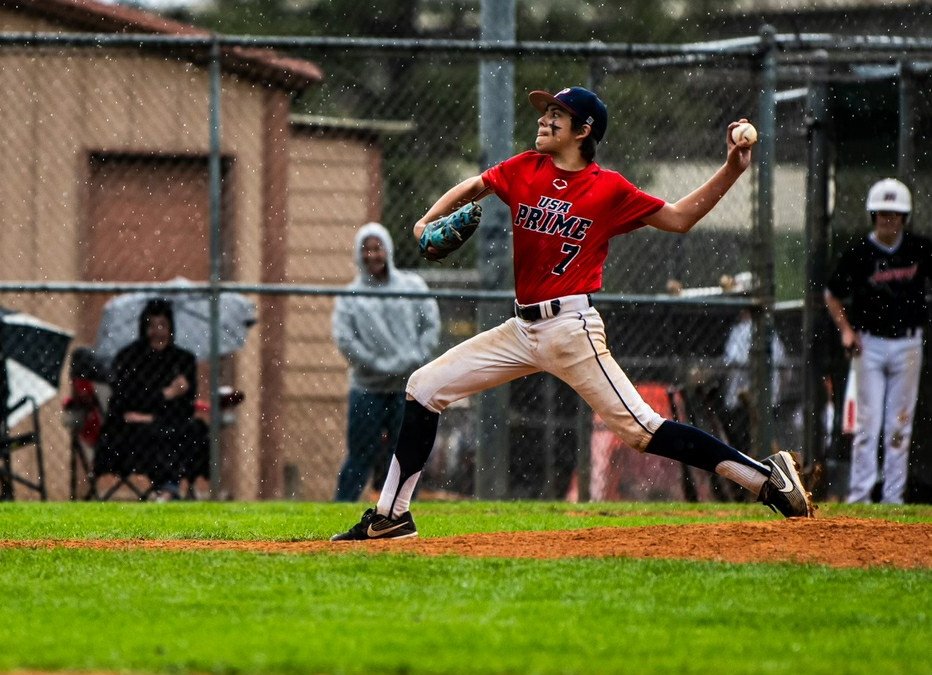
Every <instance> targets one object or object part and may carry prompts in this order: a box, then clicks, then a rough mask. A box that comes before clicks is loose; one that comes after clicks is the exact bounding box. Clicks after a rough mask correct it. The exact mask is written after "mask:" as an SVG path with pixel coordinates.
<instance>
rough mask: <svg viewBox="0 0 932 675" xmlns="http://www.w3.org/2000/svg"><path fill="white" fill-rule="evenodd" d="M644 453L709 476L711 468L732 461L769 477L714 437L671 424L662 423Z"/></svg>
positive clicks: (756, 465)
mask: <svg viewBox="0 0 932 675" xmlns="http://www.w3.org/2000/svg"><path fill="white" fill-rule="evenodd" d="M644 452H649V453H650V454H652V455H660V456H661V457H668V458H670V459H675V460H676V461H678V462H683V463H684V464H689V465H690V466H695V467H698V468H700V469H704V470H706V471H709V472H711V473H715V467H717V466H718V465H719V464H720V463H722V462H726V461H732V462H737V463H738V464H743V465H744V466H748V467H752V468H754V469H756V470H757V471H759V472H760V473H761V474H763V475H765V476H769V475H770V469H768V468H767V467H766V466H764V465H763V464H761V463H760V462H758V461H755V460H753V459H751V458H750V457H748V456H747V455H745V454H744V453H742V452H738V451H737V450H735V449H734V448H732V447H731V446H729V445H725V444H724V443H722V442H721V441H720V440H718V439H717V438H715V437H714V436H712V435H710V434H707V433H706V432H704V431H701V430H700V429H697V428H696V427H691V426H689V425H688V424H680V423H679V422H673V421H671V420H666V421H665V422H664V423H663V424H661V425H660V428H659V429H657V431H655V432H654V437H653V438H652V439H651V440H650V443H648V444H647V447H646V448H644Z"/></svg>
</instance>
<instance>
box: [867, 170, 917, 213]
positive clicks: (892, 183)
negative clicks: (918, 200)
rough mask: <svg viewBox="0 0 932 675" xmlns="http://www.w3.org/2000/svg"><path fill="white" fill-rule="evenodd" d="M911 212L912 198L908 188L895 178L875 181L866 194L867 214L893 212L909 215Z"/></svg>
mask: <svg viewBox="0 0 932 675" xmlns="http://www.w3.org/2000/svg"><path fill="white" fill-rule="evenodd" d="M912 210H913V197H912V195H911V194H910V193H909V188H908V187H906V186H905V185H903V184H902V183H901V182H900V181H898V180H896V179H895V178H884V179H883V180H881V181H877V182H876V183H874V184H873V185H872V186H871V189H870V190H868V192H867V212H868V213H877V212H878V211H894V212H896V213H906V214H908V213H910V212H911V211H912Z"/></svg>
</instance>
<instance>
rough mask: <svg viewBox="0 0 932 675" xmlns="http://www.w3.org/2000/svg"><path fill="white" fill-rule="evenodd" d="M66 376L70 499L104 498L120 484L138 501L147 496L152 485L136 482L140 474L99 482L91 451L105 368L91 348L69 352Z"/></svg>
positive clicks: (99, 423) (105, 388) (103, 402)
mask: <svg viewBox="0 0 932 675" xmlns="http://www.w3.org/2000/svg"><path fill="white" fill-rule="evenodd" d="M68 376H69V379H70V381H71V394H70V396H68V397H67V398H66V399H65V401H64V403H63V406H62V408H63V412H64V413H65V424H66V426H67V427H68V428H69V435H70V437H71V443H70V445H71V499H72V500H78V499H81V500H85V501H88V500H92V499H95V500H99V501H107V500H109V499H111V498H112V497H113V496H114V495H115V494H116V492H117V491H118V490H120V488H123V487H125V488H127V489H128V490H129V491H130V492H132V493H133V494H134V495H135V496H136V497H137V498H138V499H139V500H140V501H145V500H147V499H148V498H149V496H150V495H151V494H152V492H154V491H155V486H154V485H151V484H150V485H148V486H146V487H140V486H139V485H137V484H136V483H135V482H134V481H133V476H136V475H140V474H136V473H133V472H128V473H126V474H118V473H115V474H106V475H112V476H114V478H115V482H114V483H113V485H111V486H109V487H108V488H107V489H106V490H104V491H101V490H100V487H99V485H98V481H99V480H100V478H101V477H100V476H98V475H97V474H96V472H95V471H94V453H95V452H96V450H97V447H96V446H97V441H98V440H99V438H100V432H101V429H102V427H103V422H104V417H105V414H106V407H107V402H108V399H109V394H108V392H109V385H108V382H109V379H110V373H109V370H108V368H107V367H106V365H105V364H104V363H103V362H102V361H101V360H100V359H99V358H98V357H97V356H96V355H95V354H94V352H93V351H92V350H91V349H89V348H87V347H78V348H76V349H75V350H74V351H73V352H72V354H71V364H70V367H69V369H68ZM82 476H83V477H84V478H85V479H86V482H87V490H86V491H85V492H83V493H79V484H80V482H81V478H82Z"/></svg>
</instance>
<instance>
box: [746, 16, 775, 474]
mask: <svg viewBox="0 0 932 675" xmlns="http://www.w3.org/2000/svg"><path fill="white" fill-rule="evenodd" d="M761 37H762V43H763V47H764V53H763V55H762V59H761V77H760V82H761V86H760V99H759V106H758V107H759V110H758V115H757V116H758V122H759V126H760V143H759V144H758V151H757V163H758V168H757V186H758V187H757V218H756V222H755V224H754V249H755V256H754V266H755V272H756V277H757V293H758V296H759V297H760V299H761V301H762V303H761V306H762V308H763V311H761V312H757V313H756V314H755V317H754V328H755V330H754V341H753V349H752V363H753V367H752V378H751V382H752V383H753V385H754V393H755V394H756V396H755V397H754V401H755V412H756V414H755V418H756V424H755V428H756V432H757V433H756V435H755V436H756V437H755V438H754V445H755V446H756V452H757V454H758V455H759V456H764V455H769V454H770V452H771V446H772V445H773V413H772V398H771V389H772V381H771V373H772V372H773V346H772V339H773V303H774V296H775V284H774V270H773V261H774V236H773V220H774V219H773V187H774V170H775V168H776V166H775V165H776V133H777V121H776V118H777V114H776V113H777V102H776V97H777V54H776V41H775V37H776V34H775V32H774V29H773V27H772V26H764V27H762V28H761Z"/></svg>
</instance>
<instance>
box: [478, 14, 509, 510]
mask: <svg viewBox="0 0 932 675" xmlns="http://www.w3.org/2000/svg"><path fill="white" fill-rule="evenodd" d="M482 39H483V40H484V41H493V40H495V41H499V42H505V43H507V42H514V39H515V2H514V0H483V2H482ZM479 73H480V75H479V133H480V140H481V143H482V166H483V168H485V167H487V166H491V165H492V164H496V163H498V162H500V161H502V160H504V159H507V158H508V157H510V156H511V154H512V129H513V128H514V104H513V101H514V79H515V76H514V63H513V62H512V61H511V59H510V57H499V58H494V59H483V60H482V61H481V62H480V64H479ZM510 224H511V218H510V214H509V212H508V207H506V206H505V205H504V204H502V203H501V202H500V201H498V200H496V199H490V200H487V201H486V203H485V204H484V213H483V219H482V225H481V227H480V228H479V231H478V233H477V234H478V236H479V262H478V266H479V279H480V282H479V283H480V287H481V288H482V289H484V290H490V289H500V288H509V287H510V286H511V284H512V274H511V257H510V256H511V246H510V242H511V230H510ZM501 307H502V305H501V303H495V302H483V303H480V304H479V312H478V321H479V330H488V329H489V328H492V327H493V326H495V325H497V324H498V323H500V322H501V319H502V317H501ZM508 395H509V388H508V387H496V388H495V389H491V390H489V391H485V392H483V393H481V394H479V395H478V396H477V401H478V403H477V405H476V412H477V421H476V424H477V425H478V429H477V434H476V439H477V443H478V447H477V448H476V476H475V480H476V483H475V484H476V496H477V497H480V498H482V499H503V498H505V497H507V496H508V468H509V464H510V461H509V433H508V430H509V428H510V424H509V420H508V410H509V409H510V406H509V403H508Z"/></svg>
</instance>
